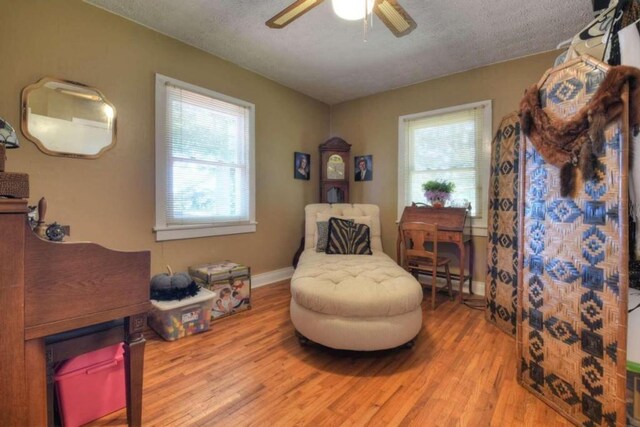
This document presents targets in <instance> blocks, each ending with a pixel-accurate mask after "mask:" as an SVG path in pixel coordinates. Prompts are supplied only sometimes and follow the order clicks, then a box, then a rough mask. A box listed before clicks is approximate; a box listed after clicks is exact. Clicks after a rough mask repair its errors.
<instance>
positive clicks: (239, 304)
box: [189, 261, 251, 320]
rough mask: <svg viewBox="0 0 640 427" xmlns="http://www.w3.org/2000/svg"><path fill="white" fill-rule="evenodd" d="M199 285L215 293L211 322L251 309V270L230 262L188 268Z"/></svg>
mask: <svg viewBox="0 0 640 427" xmlns="http://www.w3.org/2000/svg"><path fill="white" fill-rule="evenodd" d="M189 274H190V275H191V277H193V279H194V280H195V281H196V283H198V284H199V285H201V286H203V287H205V288H207V289H210V290H212V291H213V292H215V293H216V298H215V300H214V302H213V309H212V311H211V315H212V318H213V320H215V319H219V318H222V317H226V316H229V315H231V314H233V313H237V312H239V311H243V310H248V309H250V308H251V268H250V267H247V266H244V265H241V264H237V263H235V262H231V261H221V262H215V263H210V264H202V265H196V266H193V267H189Z"/></svg>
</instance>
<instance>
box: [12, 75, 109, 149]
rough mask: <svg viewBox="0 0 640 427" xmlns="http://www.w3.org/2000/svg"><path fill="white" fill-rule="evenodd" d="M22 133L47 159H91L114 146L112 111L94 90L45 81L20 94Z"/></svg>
mask: <svg viewBox="0 0 640 427" xmlns="http://www.w3.org/2000/svg"><path fill="white" fill-rule="evenodd" d="M22 133H23V134H24V136H25V137H26V138H27V139H29V140H30V141H32V142H33V143H35V144H36V146H37V147H38V148H39V149H40V151H42V152H43V153H46V154H49V155H51V156H65V157H78V158H85V159H95V158H98V157H100V156H101V155H102V154H103V153H104V152H105V151H107V150H109V149H111V148H113V147H114V146H115V144H116V109H115V107H114V106H113V104H112V103H110V102H109V101H108V100H107V98H106V97H105V96H104V95H103V94H102V92H100V91H99V90H98V89H95V88H93V87H90V86H87V85H84V84H82V83H77V82H72V81H68V80H61V79H56V78H53V77H45V78H43V79H41V80H39V81H38V82H37V83H34V84H32V85H29V86H27V87H25V88H24V90H23V91H22Z"/></svg>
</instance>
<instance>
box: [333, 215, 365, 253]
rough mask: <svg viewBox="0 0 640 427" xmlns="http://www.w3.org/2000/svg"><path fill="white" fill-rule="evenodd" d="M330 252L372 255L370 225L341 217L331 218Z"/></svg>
mask: <svg viewBox="0 0 640 427" xmlns="http://www.w3.org/2000/svg"><path fill="white" fill-rule="evenodd" d="M326 252H327V253H328V254H335V255H338V254H339V255H347V254H353V255H371V254H372V252H371V237H370V231H369V226H368V225H364V224H354V223H353V221H347V220H344V219H339V218H330V219H329V238H328V241H327V251H326Z"/></svg>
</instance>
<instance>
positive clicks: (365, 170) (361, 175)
mask: <svg viewBox="0 0 640 427" xmlns="http://www.w3.org/2000/svg"><path fill="white" fill-rule="evenodd" d="M354 160H355V168H354V169H355V171H356V176H355V179H356V181H371V180H372V179H373V156H372V155H368V156H356V157H355V159H354Z"/></svg>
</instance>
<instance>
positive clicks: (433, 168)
mask: <svg viewBox="0 0 640 427" xmlns="http://www.w3.org/2000/svg"><path fill="white" fill-rule="evenodd" d="M487 104H488V105H487ZM490 105H491V104H490V102H482V103H475V104H470V105H467V106H461V107H454V108H450V109H446V110H439V111H436V112H427V113H421V114H414V115H411V116H403V117H401V118H400V127H401V132H400V135H401V138H402V140H401V141H399V144H400V155H401V156H402V157H401V158H400V159H399V163H400V165H399V171H400V173H399V180H400V182H399V188H398V190H399V200H398V201H399V212H401V209H402V208H403V207H404V206H408V205H410V204H411V203H412V202H422V203H425V202H426V199H425V196H424V191H423V190H422V184H423V183H425V182H427V181H430V180H443V179H444V180H449V181H452V182H454V183H455V185H456V187H455V191H454V193H453V194H452V195H451V199H452V200H456V201H460V202H462V201H463V200H467V201H468V202H470V203H471V216H472V217H473V218H475V219H482V218H483V215H484V212H486V206H485V205H486V203H487V202H486V200H487V195H486V194H485V193H487V188H486V183H485V182H486V177H487V172H488V171H487V169H488V160H489V159H488V150H487V147H488V148H489V149H490V136H491V130H490V126H491V112H490V110H491V107H490ZM487 109H488V111H487ZM487 137H488V138H487ZM485 216H486V215H485ZM484 222H485V223H486V218H484Z"/></svg>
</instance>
